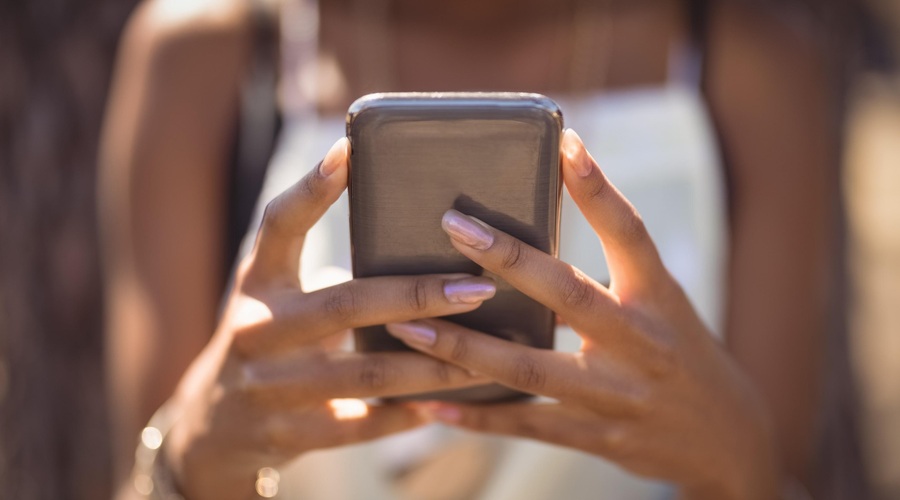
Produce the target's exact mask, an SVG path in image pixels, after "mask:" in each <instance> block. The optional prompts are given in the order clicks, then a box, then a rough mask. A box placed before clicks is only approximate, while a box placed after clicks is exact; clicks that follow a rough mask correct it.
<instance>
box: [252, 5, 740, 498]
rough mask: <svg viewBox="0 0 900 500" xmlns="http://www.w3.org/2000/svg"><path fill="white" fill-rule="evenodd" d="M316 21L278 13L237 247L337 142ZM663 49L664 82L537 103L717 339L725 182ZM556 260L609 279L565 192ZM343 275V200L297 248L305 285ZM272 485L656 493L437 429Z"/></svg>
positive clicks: (661, 489)
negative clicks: (257, 153) (270, 91)
mask: <svg viewBox="0 0 900 500" xmlns="http://www.w3.org/2000/svg"><path fill="white" fill-rule="evenodd" d="M319 19H320V17H319V14H318V12H317V6H316V5H315V3H313V2H310V1H308V0H295V1H294V3H291V4H288V6H287V8H286V9H285V12H284V15H283V21H282V22H283V38H284V45H283V48H284V51H285V53H284V56H285V58H286V60H285V64H284V66H283V67H284V76H283V79H282V98H283V103H284V109H285V117H284V124H285V126H284V129H283V130H282V133H281V136H280V138H279V141H278V147H277V151H276V154H275V156H274V158H273V160H272V162H271V164H270V167H269V170H268V172H267V174H266V179H265V182H264V186H263V190H262V194H261V195H260V198H259V202H258V204H257V215H256V216H255V220H254V223H252V224H251V229H250V231H249V233H248V237H247V239H246V240H245V249H246V248H247V246H248V245H249V243H250V242H251V241H252V235H253V234H254V233H255V227H256V225H257V224H258V217H259V214H261V208H262V207H264V206H265V204H266V203H267V202H268V201H269V200H270V199H271V198H273V197H274V196H276V195H277V194H278V193H280V192H281V191H283V190H284V189H285V188H286V187H287V186H289V185H290V184H292V183H294V182H296V181H297V179H299V178H300V177H301V176H302V175H303V174H305V173H306V172H307V171H308V170H309V169H311V168H312V167H313V166H314V165H315V164H316V163H317V161H318V159H319V158H321V157H322V155H324V153H325V151H326V150H327V148H328V146H329V145H330V144H331V143H332V142H333V141H334V139H335V138H336V137H339V136H341V135H343V134H344V120H343V116H342V115H337V114H334V113H331V114H330V116H329V115H325V114H323V113H322V112H321V109H320V108H322V107H323V106H322V104H323V102H324V101H327V95H325V97H326V99H324V101H323V98H322V96H323V92H321V91H320V89H319V88H318V87H321V86H322V85H323V84H326V83H327V80H328V79H327V78H322V73H323V72H325V73H327V72H329V71H333V70H334V69H335V68H333V67H332V68H331V69H329V67H328V65H329V64H331V63H328V62H327V61H326V62H325V64H324V65H323V61H322V58H321V57H319V54H320V53H321V52H322V49H324V48H325V47H321V48H320V47H319V42H320V40H322V39H324V38H325V37H326V36H327V35H326V34H325V31H326V29H323V30H322V31H321V32H320V30H319V29H318V28H319V26H318V22H317V21H318V20H319ZM322 20H323V24H324V23H326V22H327V21H326V20H325V18H324V17H323V18H322ZM323 28H326V26H324V25H323ZM375 32H376V33H377V30H376V31H375ZM672 47H687V45H677V44H676V45H672V44H670V45H669V48H670V52H671V57H670V58H669V61H671V62H672V64H671V70H672V71H670V74H671V76H669V77H667V78H665V81H664V82H662V83H660V84H657V85H653V86H649V85H648V86H642V87H641V88H634V89H629V90H616V91H607V92H596V91H594V92H584V93H579V95H568V96H566V95H563V94H562V93H560V92H555V93H553V92H548V93H549V94H550V97H552V98H554V99H556V100H557V102H558V103H559V104H560V106H561V108H562V110H563V114H564V118H565V121H566V125H567V126H569V127H572V128H574V129H575V130H577V131H578V132H579V134H580V135H581V137H582V139H583V140H584V142H585V144H586V145H587V147H588V149H589V150H590V151H591V152H592V153H593V155H594V156H595V158H596V159H597V160H598V162H599V163H600V165H601V167H602V168H603V169H604V171H605V172H606V174H607V175H608V176H609V178H610V179H611V181H612V182H613V183H614V184H615V185H616V186H617V187H618V188H619V189H620V190H621V191H622V192H623V193H624V194H625V195H626V196H627V197H628V198H629V199H630V200H631V201H632V203H633V204H634V205H635V207H636V208H637V209H638V211H639V212H640V213H641V215H642V217H643V219H644V221H645V223H646V225H647V227H648V230H649V231H650V233H651V235H652V236H653V237H654V240H655V242H656V244H657V246H658V247H659V250H660V254H661V256H662V258H663V260H664V261H665V263H666V265H667V267H668V268H669V269H670V271H671V272H672V273H673V275H674V276H675V277H676V278H677V279H678V280H679V282H680V283H681V284H682V285H683V287H684V288H685V291H686V292H687V294H688V296H689V297H690V298H691V299H692V301H693V303H694V305H695V307H696V308H697V310H698V312H699V313H700V315H701V317H702V318H703V319H704V320H705V321H706V322H707V324H708V325H709V326H710V327H711V329H712V330H714V331H716V332H720V331H721V327H720V323H721V307H722V304H723V292H724V276H723V264H724V258H725V245H724V236H725V233H726V227H725V220H726V218H725V200H724V195H725V190H724V187H723V186H724V183H723V182H722V172H721V166H720V164H719V156H718V151H717V148H716V142H715V136H714V133H713V128H712V126H711V123H710V120H709V117H708V114H707V111H706V108H705V105H704V103H703V100H702V97H701V95H700V93H699V92H698V86H697V73H696V71H686V72H684V74H681V71H680V70H683V69H685V68H690V64H685V63H690V62H692V61H694V62H695V61H696V59H694V58H693V57H694V56H696V53H695V52H694V51H692V50H683V51H682V50H678V49H675V50H673V49H672ZM682 56H687V57H682ZM693 69H694V70H696V69H697V67H696V66H695V67H694V68H693ZM676 75H677V76H676ZM325 76H328V75H325ZM333 76H334V75H332V77H333ZM420 90H429V88H423V89H420ZM435 90H436V89H435ZM441 90H446V88H444V89H441ZM527 90H532V89H527ZM324 94H327V93H324ZM339 101H340V100H339V99H337V100H336V101H335V102H339ZM325 104H328V103H327V102H325ZM325 107H326V108H327V107H328V106H325ZM560 258H561V259H563V260H565V261H567V262H569V263H571V264H573V265H575V266H576V267H579V268H580V269H582V270H584V271H585V272H586V273H587V274H588V275H590V276H591V277H593V278H594V279H597V280H598V281H602V282H607V281H608V273H607V270H606V266H605V263H604V260H603V254H602V248H601V246H600V243H599V241H598V240H597V238H596V236H595V235H594V233H593V232H592V231H591V229H590V227H589V226H588V225H587V223H586V222H585V221H584V219H583V218H582V217H581V215H580V213H579V212H578V209H577V207H576V206H575V205H574V203H573V202H572V201H571V199H570V198H569V197H568V195H567V194H564V202H563V220H562V228H561V241H560ZM349 266H350V245H349V225H348V210H347V200H346V194H345V195H344V196H342V198H341V199H340V200H339V201H338V202H337V203H336V204H335V206H334V207H332V209H331V210H330V211H329V212H328V213H327V214H326V215H325V216H324V217H323V219H322V220H321V221H320V223H318V224H317V225H316V226H315V227H314V228H313V230H312V231H311V233H310V235H309V237H308V238H307V243H306V248H305V249H304V256H303V262H302V266H301V274H302V277H303V283H304V287H305V288H310V289H311V288H319V287H322V286H327V285H329V284H333V283H335V282H337V281H341V280H344V279H348V278H349ZM557 339H558V340H557V348H558V349H562V350H575V349H577V348H578V346H579V341H578V337H577V336H576V335H575V334H574V333H573V332H572V331H571V330H569V329H567V328H559V329H558V331H557ZM282 478H283V479H282V491H283V494H284V495H285V497H287V498H329V499H332V498H367V499H370V498H371V499H379V498H397V497H400V498H403V497H408V498H462V497H465V498H472V497H477V498H490V499H506V498H509V499H513V498H515V499H527V498H533V499H541V498H551V497H552V498H596V497H597V496H598V494H599V495H603V493H602V492H604V491H606V492H608V496H609V497H611V498H661V497H665V495H667V491H668V490H667V488H666V487H665V486H664V485H660V484H657V483H653V482H649V481H643V480H640V479H638V478H634V477H631V476H629V475H628V474H626V473H624V472H622V471H621V470H620V469H618V468H617V467H616V466H614V465H612V464H610V463H608V462H606V461H604V460H602V459H600V458H597V457H592V456H587V455H585V454H583V453H580V452H575V451H571V450H567V449H563V448H559V447H556V446H551V445H545V444H542V443H537V442H533V441H526V440H518V439H511V438H500V437H485V436H477V435H473V434H469V433H465V432H461V431H457V430H451V429H446V428H441V427H438V426H430V427H427V428H424V429H420V430H418V431H413V432H412V433H406V434H402V435H399V436H396V437H391V438H387V439H383V440H380V441H378V442H374V443H368V444H363V445H357V446H352V447H345V448H340V449H334V450H323V451H319V452H314V453H310V454H307V455H305V456H303V457H302V458H300V459H299V460H297V461H295V462H294V463H293V464H291V465H290V466H289V467H286V468H285V469H284V472H283V474H282Z"/></svg>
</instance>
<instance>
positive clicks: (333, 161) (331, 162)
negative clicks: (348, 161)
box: [319, 137, 347, 177]
mask: <svg viewBox="0 0 900 500" xmlns="http://www.w3.org/2000/svg"><path fill="white" fill-rule="evenodd" d="M346 153H347V138H346V137H341V138H340V139H338V140H337V141H336V142H335V143H334V144H333V145H332V146H331V149H329V150H328V153H326V154H325V158H323V159H322V162H321V163H319V175H321V176H322V177H328V176H329V175H331V174H333V173H334V171H335V170H337V168H338V166H339V165H340V164H341V161H343V160H344V158H345V157H346Z"/></svg>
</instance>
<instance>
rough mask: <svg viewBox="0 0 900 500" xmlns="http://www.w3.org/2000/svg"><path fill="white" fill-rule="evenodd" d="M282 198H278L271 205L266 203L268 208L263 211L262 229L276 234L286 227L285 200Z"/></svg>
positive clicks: (280, 196)
mask: <svg viewBox="0 0 900 500" xmlns="http://www.w3.org/2000/svg"><path fill="white" fill-rule="evenodd" d="M282 196H283V195H279V196H276V197H275V198H274V199H272V200H271V201H270V202H269V203H266V208H265V210H263V216H262V227H264V228H268V229H269V230H274V231H276V232H277V231H280V230H281V228H283V227H284V210H283V208H282V206H283V205H284V200H283V199H282Z"/></svg>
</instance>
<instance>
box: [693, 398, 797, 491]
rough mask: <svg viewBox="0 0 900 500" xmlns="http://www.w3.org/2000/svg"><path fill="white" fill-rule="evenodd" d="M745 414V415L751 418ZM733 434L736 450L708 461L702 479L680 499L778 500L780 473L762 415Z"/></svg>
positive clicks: (770, 428)
mask: <svg viewBox="0 0 900 500" xmlns="http://www.w3.org/2000/svg"><path fill="white" fill-rule="evenodd" d="M751 414H752V413H748V414H747V415H748V416H749V415H751ZM756 414H757V415H758V418H755V419H750V420H749V421H748V422H747V425H745V426H743V427H742V428H741V429H736V430H735V433H736V434H735V435H739V436H741V438H742V439H740V443H739V444H737V445H736V446H734V447H732V448H729V449H725V448H724V447H723V448H722V450H721V451H722V452H723V454H722V456H720V457H719V458H717V459H715V460H711V461H709V462H708V463H709V464H717V465H718V467H708V468H707V470H706V471H705V475H704V476H702V477H703V479H702V480H700V481H697V482H695V483H691V484H687V485H685V486H684V488H683V490H682V498H685V499H690V500H713V499H715V500H776V499H780V498H781V493H780V492H781V482H782V470H781V466H780V460H779V453H778V448H777V445H776V439H775V431H774V428H773V426H772V425H770V423H769V421H768V419H767V418H765V413H764V412H762V411H759V412H756Z"/></svg>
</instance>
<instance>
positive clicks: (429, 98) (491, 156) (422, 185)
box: [347, 93, 563, 402]
mask: <svg viewBox="0 0 900 500" xmlns="http://www.w3.org/2000/svg"><path fill="white" fill-rule="evenodd" d="M562 127H563V119H562V113H561V112H560V109H559V107H558V106H557V105H556V103H554V102H553V101H552V100H550V99H549V98H547V97H544V96H542V95H538V94H526V93H386V94H372V95H368V96H365V97H362V98H360V99H359V100H357V101H356V102H354V103H353V104H352V105H351V106H350V109H349V111H348V113H347V136H348V137H349V138H350V145H351V155H350V182H349V184H350V186H349V196H350V241H351V246H352V261H353V276H354V277H355V278H365V277H371V276H384V275H416V274H432V273H470V274H473V275H485V276H490V277H491V278H493V279H494V280H495V281H496V282H497V294H496V295H495V297H494V298H492V299H490V300H488V301H485V302H484V303H483V304H482V305H481V307H480V308H478V309H477V310H475V311H472V312H468V313H464V314H459V315H453V316H448V317H446V318H445V319H447V320H449V321H453V322H456V323H458V324H460V325H463V326H466V327H468V328H473V329H475V330H479V331H482V332H485V333H488V334H491V335H495V336H497V337H501V338H504V339H507V340H511V341H514V342H520V343H522V344H527V345H530V346H534V347H539V348H546V349H552V348H553V330H554V327H555V318H554V313H553V311H551V310H550V309H548V308H547V307H545V306H543V305H542V304H540V303H538V302H536V301H534V300H533V299H531V298H530V297H528V296H526V295H525V294H523V293H522V292H520V291H518V290H516V289H515V288H513V287H512V286H510V285H509V284H508V283H506V282H504V281H503V280H502V279H499V278H498V277H497V276H496V275H492V274H491V273H489V272H487V271H485V270H484V269H482V268H481V267H480V266H478V265H477V264H475V263H474V262H472V261H471V260H469V259H467V258H466V257H464V256H463V255H462V254H460V253H459V252H457V251H456V249H454V248H453V246H452V245H451V244H450V239H449V237H448V236H447V235H446V234H445V233H444V232H443V230H442V229H441V217H442V216H443V214H444V212H446V211H447V210H448V209H451V208H454V209H456V210H459V211H460V212H462V213H464V214H467V215H472V216H474V217H477V218H479V219H481V220H483V221H484V222H486V223H487V224H490V225H491V226H493V227H495V228H497V229H500V230H502V231H505V232H507V233H509V234H511V235H513V236H515V237H516V238H519V239H520V240H522V241H523V242H525V243H527V244H529V245H531V246H533V247H536V248H538V249H540V250H542V251H544V252H547V253H548V254H551V255H553V256H556V255H557V254H558V246H559V218H560V188H561V186H562V182H561V178H560V167H559V161H560V155H559V143H560V138H561V135H562ZM354 334H355V341H356V348H357V350H359V351H401V350H408V349H409V348H408V347H406V346H405V345H404V344H403V343H402V342H400V341H399V340H397V339H395V338H394V337H391V336H390V335H389V334H388V333H387V331H386V330H385V328H384V326H370V327H366V328H359V329H357V330H356V331H355V332H354ZM524 396H526V395H525V394H523V393H521V392H518V391H514V390H512V389H509V388H506V387H503V386H500V385H497V384H491V385H485V386H480V387H474V388H467V389H459V390H453V391H443V392H440V393H431V394H422V395H419V396H415V397H413V399H425V398H427V399H442V400H448V401H465V402H494V401H503V400H511V399H516V398H520V397H524Z"/></svg>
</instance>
